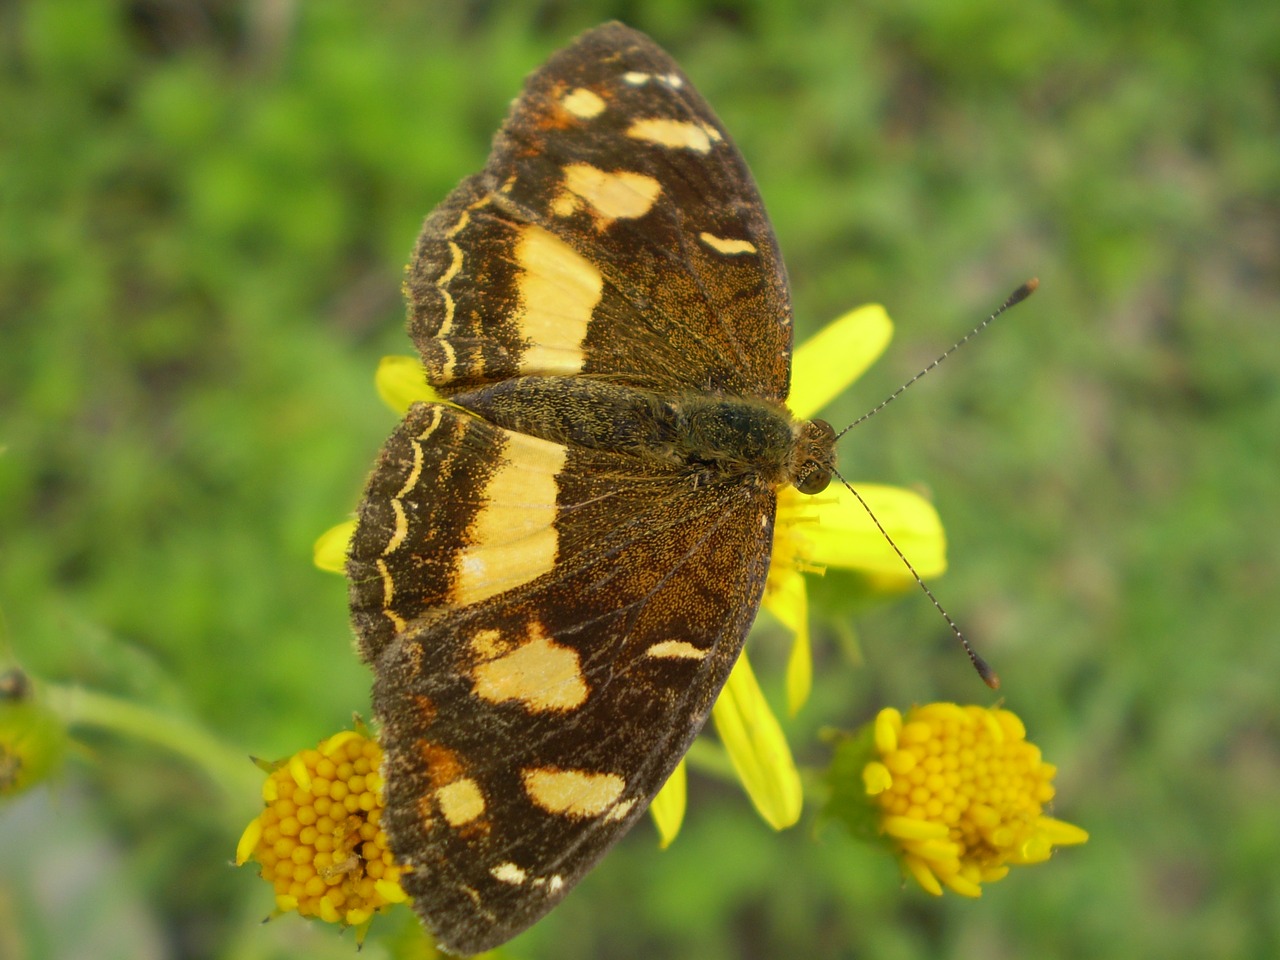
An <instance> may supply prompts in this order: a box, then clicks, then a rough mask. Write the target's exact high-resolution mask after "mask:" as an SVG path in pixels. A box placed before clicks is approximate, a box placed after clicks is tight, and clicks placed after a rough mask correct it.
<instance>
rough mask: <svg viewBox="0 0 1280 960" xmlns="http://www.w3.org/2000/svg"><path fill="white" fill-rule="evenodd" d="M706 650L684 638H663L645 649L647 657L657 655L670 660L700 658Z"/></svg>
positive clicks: (703, 656) (704, 654)
mask: <svg viewBox="0 0 1280 960" xmlns="http://www.w3.org/2000/svg"><path fill="white" fill-rule="evenodd" d="M706 655H707V651H705V650H702V649H699V648H698V647H695V646H694V645H693V644H692V643H689V642H687V641H685V640H663V641H661V642H659V643H655V644H653V645H652V646H650V647H649V649H648V650H646V651H645V656H647V657H659V658H661V659H670V660H702V659H703V658H705V657H706Z"/></svg>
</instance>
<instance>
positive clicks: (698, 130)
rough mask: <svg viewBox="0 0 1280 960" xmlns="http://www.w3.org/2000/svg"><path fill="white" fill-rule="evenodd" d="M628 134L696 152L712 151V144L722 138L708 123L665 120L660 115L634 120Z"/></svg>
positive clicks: (676, 148) (651, 141)
mask: <svg viewBox="0 0 1280 960" xmlns="http://www.w3.org/2000/svg"><path fill="white" fill-rule="evenodd" d="M627 136H628V137H631V139H633V140H644V141H647V142H648V143H655V144H657V145H658V146H660V147H668V148H670V149H674V150H692V151H693V152H694V153H708V152H710V150H711V145H712V144H713V143H717V142H719V141H720V139H721V136H720V131H719V130H717V129H716V128H715V127H713V126H711V125H710V124H708V123H693V122H690V121H686V120H664V119H662V118H660V117H651V118H649V119H645V120H636V121H634V122H633V123H632V124H631V126H629V127H627Z"/></svg>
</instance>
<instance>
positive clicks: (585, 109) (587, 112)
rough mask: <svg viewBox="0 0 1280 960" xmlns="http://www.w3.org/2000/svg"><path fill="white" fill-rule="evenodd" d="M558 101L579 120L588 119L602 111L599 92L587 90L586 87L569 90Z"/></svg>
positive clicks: (602, 102) (601, 100)
mask: <svg viewBox="0 0 1280 960" xmlns="http://www.w3.org/2000/svg"><path fill="white" fill-rule="evenodd" d="M560 103H561V105H562V106H563V107H564V108H565V109H566V110H568V111H569V112H570V113H571V114H573V115H574V116H575V117H577V118H578V119H580V120H590V119H591V118H592V117H598V116H600V114H602V113H604V100H603V99H602V98H601V97H600V95H599V94H597V93H595V92H593V91H591V90H588V89H587V88H586V87H578V88H577V89H576V90H571V91H569V92H568V93H566V94H565V95H564V96H563V97H561V99H560Z"/></svg>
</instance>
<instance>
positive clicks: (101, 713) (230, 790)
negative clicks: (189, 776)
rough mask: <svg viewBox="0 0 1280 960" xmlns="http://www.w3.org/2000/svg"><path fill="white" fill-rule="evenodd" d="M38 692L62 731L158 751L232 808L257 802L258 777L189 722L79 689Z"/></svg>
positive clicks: (50, 687) (242, 759)
mask: <svg viewBox="0 0 1280 960" xmlns="http://www.w3.org/2000/svg"><path fill="white" fill-rule="evenodd" d="M42 692H43V698H44V699H45V701H46V702H47V703H48V705H49V706H50V707H51V708H52V709H53V710H54V711H56V712H57V713H58V715H59V716H61V717H62V719H63V721H64V722H65V723H66V724H67V726H85V727H97V728H99V729H102V730H106V731H109V732H111V733H114V734H118V735H120V736H123V737H127V738H132V739H135V740H139V741H142V742H144V743H151V744H153V745H155V746H158V747H162V748H163V749H165V750H168V751H170V752H172V753H174V754H176V755H177V756H179V757H182V758H183V759H184V760H186V761H188V762H189V763H191V764H192V766H194V767H196V768H197V769H198V770H200V771H201V772H202V773H204V774H205V775H206V776H207V777H208V778H209V779H210V780H211V781H213V783H214V784H216V785H217V786H218V787H219V788H221V789H222V790H223V791H224V792H225V793H226V795H227V798H228V799H229V800H231V801H232V802H234V803H235V804H237V805H239V804H243V803H244V802H245V798H246V797H256V796H257V792H258V789H259V788H260V786H261V780H262V773H261V771H260V770H258V769H257V768H255V767H254V766H253V764H252V763H250V762H249V760H248V758H247V757H246V756H245V755H244V754H242V753H240V752H239V751H237V750H235V749H233V748H231V747H229V746H227V744H225V743H223V742H222V741H220V740H218V739H217V738H216V737H213V736H212V735H210V734H209V733H208V732H206V731H205V730H203V729H202V728H200V727H199V726H197V725H196V724H194V723H192V722H191V721H189V720H186V719H184V718H181V717H176V716H174V715H173V714H169V713H162V712H160V711H158V710H153V709H151V708H150V707H144V706H139V705H138V704H136V703H130V702H129V701H127V700H121V699H119V698H118V697H112V696H109V695H107V694H102V693H95V692H94V691H92V690H85V689H83V688H81V687H66V686H58V685H52V684H51V685H48V686H46V687H45V688H44V690H43V691H42Z"/></svg>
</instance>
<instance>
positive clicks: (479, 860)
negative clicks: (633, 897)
mask: <svg viewBox="0 0 1280 960" xmlns="http://www.w3.org/2000/svg"><path fill="white" fill-rule="evenodd" d="M406 294H407V296H408V299H409V304H410V309H409V328H410V333H411V336H412V337H413V339H414V342H415V343H416V344H417V346H418V348H419V350H420V352H421V354H422V357H423V362H424V366H425V368H426V372H427V378H428V380H429V382H430V383H431V384H432V385H433V386H435V387H436V388H437V389H438V390H439V391H440V392H441V393H442V394H443V395H445V396H447V397H450V398H452V399H453V400H454V401H455V402H456V403H457V404H458V405H457V406H455V405H453V404H442V403H431V404H417V405H415V406H414V407H413V409H411V410H410V412H409V414H408V415H407V416H406V418H405V420H404V422H403V423H402V424H401V425H400V427H399V428H398V429H397V431H396V432H395V434H393V436H392V437H391V439H390V440H388V442H387V444H386V446H385V447H384V449H383V452H382V454H381V457H380V458H379V461H378V464H377V465H376V467H375V470H374V473H373V475H372V477H371V479H370V481H369V485H368V487H367V489H366V493H365V499H364V501H363V503H362V505H361V508H360V515H359V524H358V527H357V532H356V535H355V537H354V539H353V541H352V547H351V555H350V559H349V564H348V573H349V576H350V578H351V606H352V615H353V620H354V623H355V626H356V630H357V633H358V635H359V641H360V649H361V653H362V655H363V657H364V658H365V659H366V660H367V661H368V662H369V663H370V664H371V665H372V666H373V669H374V672H375V675H376V680H375V684H374V712H375V714H376V715H377V718H378V720H379V722H380V724H381V726H382V736H381V739H382V743H383V747H384V750H385V752H386V757H387V759H386V767H385V774H386V802H387V806H386V812H385V816H384V823H385V825H386V829H387V834H388V837H389V839H390V842H391V846H392V849H393V851H394V852H395V854H396V856H397V858H398V859H399V860H400V861H401V862H402V863H404V864H406V865H408V866H409V867H410V871H409V872H408V873H407V874H406V875H405V876H404V878H403V881H402V882H403V885H404V887H405V889H406V890H407V891H408V892H409V894H410V895H411V897H412V898H413V901H414V906H415V908H416V909H417V911H418V912H419V914H420V915H421V916H422V918H423V920H424V921H425V922H426V924H427V925H428V926H429V927H430V928H431V929H432V931H433V932H434V933H435V935H436V936H437V938H438V939H439V940H440V942H441V943H442V945H444V946H446V947H448V948H450V949H453V950H458V951H461V952H478V951H480V950H484V949H487V948H489V947H492V946H494V945H496V944H499V943H501V942H503V941H504V940H506V939H508V938H509V937H511V936H513V935H515V934H516V933H518V932H520V931H521V930H522V929H524V928H525V927H526V926H528V925H529V924H530V923H532V922H534V921H535V920H536V919H538V917H540V916H542V915H543V914H544V913H546V912H547V911H548V910H549V909H551V907H552V906H554V904H555V903H556V902H558V901H559V900H560V899H561V898H562V897H563V896H564V895H565V893H567V892H568V890H569V889H570V888H571V887H572V886H573V885H574V883H576V882H577V881H578V880H579V879H580V878H581V877H582V876H583V875H584V874H585V873H586V872H587V871H588V870H589V869H590V868H591V866H592V865H593V864H594V863H595V862H596V861H597V860H598V859H599V857H600V856H601V855H602V854H603V853H604V852H605V851H606V850H607V849H608V848H609V846H611V845H612V844H613V843H614V842H615V841H616V840H617V839H618V838H619V837H620V836H621V835H622V834H623V833H624V832H625V831H626V830H627V829H628V827H629V826H630V825H631V824H632V823H633V822H634V821H635V820H636V818H637V817H639V816H640V814H641V813H642V812H643V810H644V809H645V807H646V806H647V805H648V803H649V801H650V800H651V799H652V797H653V796H654V794H655V793H656V792H657V790H658V789H659V788H660V787H661V785H662V783H663V782H664V781H665V780H666V778H667V776H668V775H669V774H670V772H671V770H672V769H673V768H674V767H675V765H676V763H678V761H679V759H680V757H681V756H682V755H683V753H684V751H685V749H686V748H687V747H688V744H689V743H690V741H691V740H692V738H693V737H694V736H695V735H696V733H697V732H698V730H699V728H700V727H701V726H702V724H703V723H704V721H705V719H706V716H707V713H708V711H709V710H710V707H711V704H712V703H713V701H714V699H715V696H716V694H717V693H718V692H719V690H720V687H721V686H722V684H723V683H724V681H725V679H726V678H727V676H728V673H729V670H730V668H731V667H732V665H733V663H734V661H735V659H736V658H737V655H738V653H739V651H740V650H741V646H742V641H743V638H744V636H745V634H746V631H747V629H748V628H749V626H750V624H751V621H752V619H753V618H754V615H755V612H756V609H757V606H758V604H759V600H760V594H761V591H762V589H763V585H764V580H765V575H766V573H767V569H768V561H769V549H770V543H771V538H772V529H773V515H774V509H775V502H776V501H775V489H776V487H777V485H778V483H779V482H780V480H779V476H780V470H781V468H780V466H779V463H781V462H783V461H785V460H786V459H787V456H788V454H787V453H786V450H785V449H783V448H784V447H785V446H786V444H787V443H789V442H790V441H789V440H785V441H783V440H778V435H779V431H781V434H782V435H785V436H786V437H789V436H790V429H791V427H790V420H789V418H788V417H787V416H786V414H785V411H783V410H782V408H781V407H780V406H779V405H778V402H779V401H781V400H782V399H783V398H784V397H785V395H786V392H787V385H788V375H789V362H790V345H791V320H790V306H789V303H788V300H787V293H786V281H785V275H784V272H783V269H782V265H781V260H780V258H779V256H778V253H777V249H776V245H775V243H774V240H773V237H772V233H771V232H770V229H769V225H768V222H767V220H766V218H765V214H764V211H763V207H762V206H761V203H760V199H759V197H758V195H757V193H756V189H755V186H754V184H753V183H752V182H751V178H750V175H749V174H748V172H747V169H746V166H745V164H744V163H743V161H742V159H741V157H740V156H739V155H738V152H737V150H736V149H735V148H734V146H733V145H732V143H731V142H730V140H729V138H728V135H727V134H726V133H725V132H724V130H723V128H722V127H721V126H720V124H719V121H717V120H716V118H715V117H714V115H713V114H712V113H711V110H710V108H709V107H707V105H706V103H705V102H704V101H703V100H702V99H701V97H699V95H698V94H697V93H696V91H694V89H693V87H692V85H691V84H690V83H689V81H688V79H687V78H686V77H685V76H684V75H683V74H682V73H681V72H680V71H679V69H678V68H677V67H676V66H675V64H674V63H673V62H672V60H671V59H670V58H669V57H668V56H667V55H666V54H665V53H663V52H662V51H661V50H660V49H659V48H658V47H657V46H656V45H654V44H653V43H652V41H650V40H648V39H647V38H645V37H644V36H643V35H641V34H638V33H636V32H634V31H632V30H629V29H627V28H626V27H623V26H621V25H618V24H610V25H606V26H604V27H601V28H598V29H597V30H594V31H591V32H589V33H587V34H585V35H584V36H583V37H581V38H579V39H578V40H577V41H576V42H575V43H574V44H572V45H571V46H569V47H568V48H566V49H565V50H563V51H561V52H560V53H558V54H556V55H555V56H554V57H552V59H551V60H550V61H549V62H548V63H547V64H546V65H544V66H543V67H542V68H540V69H539V70H538V71H537V72H535V73H534V74H533V75H532V76H531V77H530V78H529V80H528V81H527V83H526V87H525V90H524V92H523V94H522V95H521V97H520V98H519V100H518V101H517V102H516V104H515V106H514V107H513V109H512V113H511V115H510V116H509V118H508V120H507V122H506V125H505V126H504V127H503V129H502V131H501V132H500V133H499V135H498V137H497V139H496V141H495V145H494V150H493V153H492V154H491V156H490V158H489V161H488V164H487V165H486V167H485V169H484V170H483V171H482V172H481V173H479V174H477V175H475V176H473V177H471V178H469V179H467V180H465V181H464V182H463V183H462V184H461V185H460V186H459V187H458V188H457V190H455V191H454V192H453V193H452V194H451V195H450V196H449V198H447V199H446V201H445V202H444V203H443V204H442V205H441V206H440V207H439V208H438V209H437V210H436V211H435V212H434V213H433V214H432V215H431V216H430V217H428V219H427V222H426V225H425V227H424V229H423V233H422V236H421V238H420V239H419V242H418V246H417V249H416V251H415V255H414V260H413V262H412V263H411V265H410V272H409V276H408V278H407V280H406ZM495 397H497V399H495ZM722 403H724V404H728V405H729V406H727V407H725V408H724V409H723V410H722V409H721V407H720V406H717V404H722ZM615 410H617V411H619V412H618V413H617V415H616V417H614V411H615ZM698 417H702V419H701V420H698ZM691 420H697V421H698V423H700V424H701V426H699V427H698V428H697V429H692V428H690V427H689V426H688V423H689V422H691ZM735 431H736V432H735ZM739 436H742V437H746V438H749V439H750V444H748V447H749V450H748V448H745V447H744V448H743V449H742V450H739V449H737V448H736V447H735V446H734V444H735V443H737V442H738V441H737V440H734V439H733V438H736V437H739ZM708 438H709V439H708ZM726 438H728V439H726ZM761 438H764V439H761ZM731 440H732V442H730V441H731ZM704 446H705V448H706V449H704ZM726 446H727V447H728V449H727V451H726V449H725V448H726ZM755 459H762V460H764V461H768V463H769V466H768V467H767V468H759V469H757V468H756V466H755V465H754V463H753V462H752V461H753V460H755Z"/></svg>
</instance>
